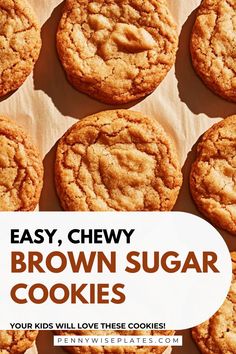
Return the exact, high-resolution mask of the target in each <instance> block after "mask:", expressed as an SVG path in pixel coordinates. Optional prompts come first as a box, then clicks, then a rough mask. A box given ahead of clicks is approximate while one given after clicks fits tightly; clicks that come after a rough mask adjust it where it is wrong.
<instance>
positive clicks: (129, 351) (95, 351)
mask: <svg viewBox="0 0 236 354" xmlns="http://www.w3.org/2000/svg"><path fill="white" fill-rule="evenodd" d="M57 334H58V335H61V336H79V335H81V336H119V335H120V336H123V335H124V336H125V335H127V336H136V335H137V336H155V335H156V336H158V335H159V336H173V335H174V334H175V332H174V331H156V330H152V331H142V330H139V331H131V330H129V331H119V330H113V331H106V330H102V331H86V330H85V331H57ZM64 349H65V350H67V351H68V352H69V353H72V354H82V353H84V354H99V353H100V354H109V353H114V354H134V353H138V354H150V353H154V354H162V353H164V352H165V350H166V349H167V347H146V346H136V347H134V346H133V347H130V346H127V347H125V346H124V347H123V346H122V347H119V346H117V347H115V346H111V347H109V346H97V347H94V346H92V347H90V346H88V347H65V348H64Z"/></svg>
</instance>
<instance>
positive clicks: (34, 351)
mask: <svg viewBox="0 0 236 354" xmlns="http://www.w3.org/2000/svg"><path fill="white" fill-rule="evenodd" d="M25 354H38V350H37V347H36V345H34V346H33V347H32V348H30V349H28V350H27V351H26V352H25Z"/></svg>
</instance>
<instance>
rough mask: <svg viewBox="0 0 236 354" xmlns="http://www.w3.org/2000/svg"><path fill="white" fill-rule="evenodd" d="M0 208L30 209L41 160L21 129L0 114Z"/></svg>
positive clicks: (36, 194) (39, 180)
mask: <svg viewBox="0 0 236 354" xmlns="http://www.w3.org/2000/svg"><path fill="white" fill-rule="evenodd" d="M0 146H1V149H0V211H31V210H34V209H35V207H36V205H37V204H38V202H39V197H40V193H41V189H42V184H43V164H42V160H41V158H40V156H39V153H38V151H37V149H36V147H34V145H33V144H32V143H31V139H30V137H29V136H28V135H26V134H25V132H24V131H23V129H22V128H21V127H19V126H18V125H16V123H15V122H14V121H12V120H10V119H8V118H5V117H1V116H0Z"/></svg>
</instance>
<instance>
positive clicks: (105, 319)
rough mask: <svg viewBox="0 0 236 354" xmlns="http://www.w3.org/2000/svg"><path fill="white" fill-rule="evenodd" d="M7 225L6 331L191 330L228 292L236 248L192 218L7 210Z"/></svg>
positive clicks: (3, 263) (1, 256)
mask: <svg viewBox="0 0 236 354" xmlns="http://www.w3.org/2000/svg"><path fill="white" fill-rule="evenodd" d="M0 223H1V237H0V277H1V279H2V281H1V286H0V311H1V317H0V329H18V328H21V329H31V327H32V328H36V329H52V328H54V329H57V328H67V329H81V325H82V324H84V326H85V327H83V328H87V329H88V328H91V329H97V328H100V329H101V328H102V329H104V328H105V327H104V326H105V324H111V323H115V324H117V325H119V324H120V326H121V324H125V325H126V326H128V324H131V325H134V324H136V326H139V325H140V324H143V323H145V324H147V323H149V324H159V325H160V327H159V328H162V329H175V330H178V329H185V328H190V327H193V326H195V325H197V324H200V323H202V322H203V321H205V320H207V319H208V318H209V317H211V316H212V315H213V314H214V313H215V312H216V311H217V310H218V308H219V307H220V306H221V304H222V303H223V301H224V299H225V297H226V295H227V292H228V290H229V286H230V282H231V273H232V269H231V259H230V254H229V251H228V248H227V246H226V244H225V242H224V240H223V238H222V237H221V235H220V234H219V233H218V232H217V231H216V230H215V229H214V228H213V227H212V226H211V225H210V224H209V223H207V222H206V221H204V220H203V219H201V218H198V217H196V216H194V215H191V214H187V213H181V212H170V213H160V212H156V213H149V212H145V213H142V212H139V213H131V212H130V213H122V212H120V213H69V212H67V213H61V212H40V213H1V214H0ZM25 324H28V327H27V325H25ZM102 324H103V326H102ZM138 324H139V325H138ZM63 326H65V327H63ZM86 326H87V327H86ZM97 326H98V327H97ZM106 328H107V327H106ZM120 328H122V327H120ZM126 328H127V327H126ZM130 328H131V327H130Z"/></svg>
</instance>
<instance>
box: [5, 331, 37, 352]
mask: <svg viewBox="0 0 236 354" xmlns="http://www.w3.org/2000/svg"><path fill="white" fill-rule="evenodd" d="M37 335H38V331H0V354H23V353H25V352H26V350H27V349H29V348H31V347H32V346H33V344H34V342H35V340H36V338H37Z"/></svg>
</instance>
